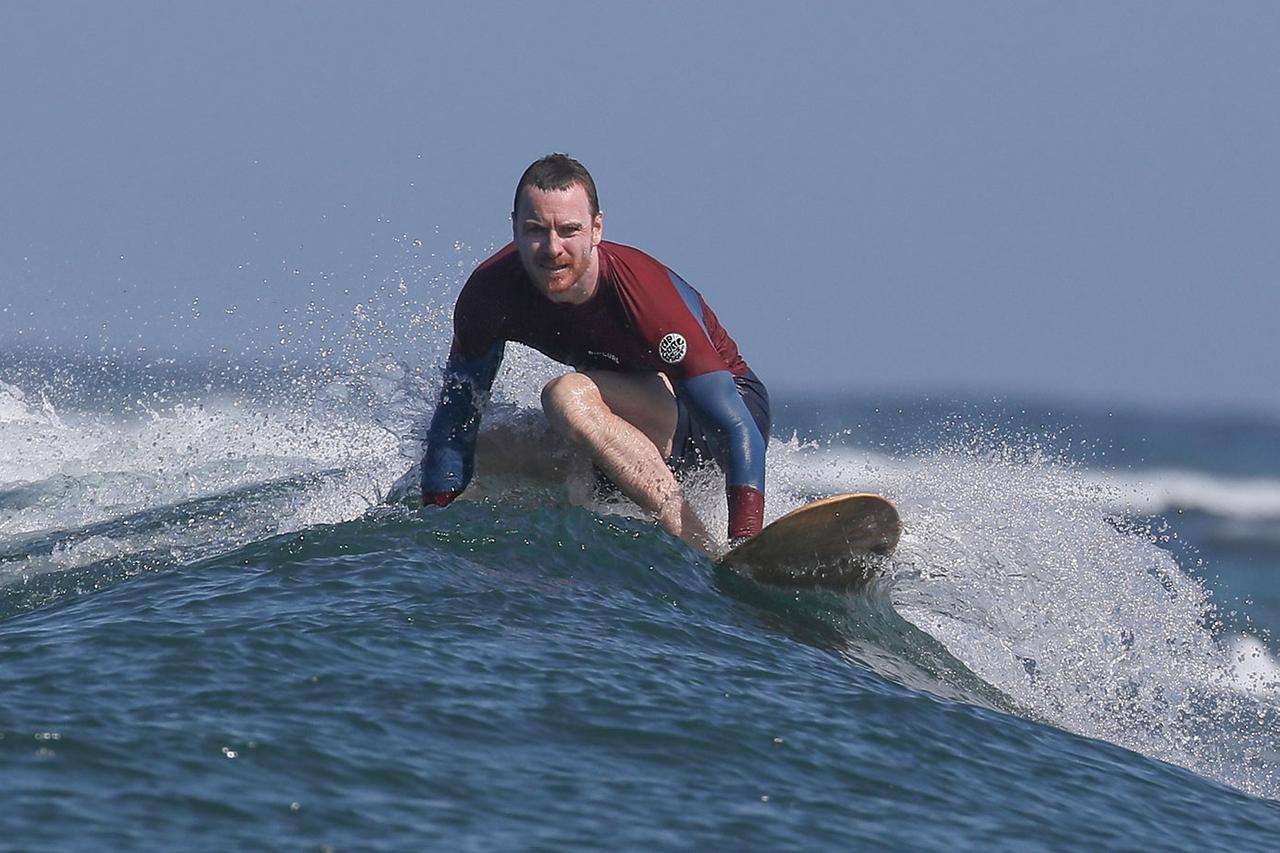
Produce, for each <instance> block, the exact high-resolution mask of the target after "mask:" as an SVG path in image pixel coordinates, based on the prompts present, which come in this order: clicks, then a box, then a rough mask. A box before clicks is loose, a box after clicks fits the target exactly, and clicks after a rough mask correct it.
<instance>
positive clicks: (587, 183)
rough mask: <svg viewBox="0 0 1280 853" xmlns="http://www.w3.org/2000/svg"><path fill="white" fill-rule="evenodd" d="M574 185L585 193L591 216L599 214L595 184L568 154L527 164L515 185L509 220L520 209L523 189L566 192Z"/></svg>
mask: <svg viewBox="0 0 1280 853" xmlns="http://www.w3.org/2000/svg"><path fill="white" fill-rule="evenodd" d="M574 184H580V185H581V186H582V188H583V189H584V190H586V191H587V202H588V203H589V204H590V205H591V215H592V216H595V215H596V214H598V213H599V212H600V199H599V197H597V196H596V182H595V181H593V180H592V179H591V173H590V172H588V171H587V167H586V166H584V165H582V164H581V163H579V162H578V161H577V160H575V159H573V158H572V157H570V156H569V155H568V154H548V155H547V156H546V157H543V158H541V159H539V160H534V161H533V162H532V163H530V164H529V168H527V169H525V170H524V174H523V175H521V176H520V183H518V184H516V197H515V201H514V202H512V204H511V218H512V219H514V218H515V215H516V209H517V208H518V207H520V193H522V192H524V189H525V187H537V188H538V189H540V190H567V189H569V187H571V186H573V185H574Z"/></svg>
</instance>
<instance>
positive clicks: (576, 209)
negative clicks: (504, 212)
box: [516, 183, 591, 221]
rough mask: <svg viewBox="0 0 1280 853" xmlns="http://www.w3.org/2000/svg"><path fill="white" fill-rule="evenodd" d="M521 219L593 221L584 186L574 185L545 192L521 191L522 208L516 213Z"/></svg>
mask: <svg viewBox="0 0 1280 853" xmlns="http://www.w3.org/2000/svg"><path fill="white" fill-rule="evenodd" d="M516 213H517V215H518V216H519V217H520V218H522V219H523V218H528V217H532V216H538V215H542V216H547V215H551V216H555V217H556V218H560V219H563V218H566V217H573V218H578V219H582V220H583V221H586V220H589V219H591V202H590V201H589V200H588V199H587V191H586V190H585V189H584V188H583V186H582V184H579V183H573V184H570V185H569V186H567V187H565V188H564V189H558V190H555V189H553V190H544V189H542V188H540V187H535V186H528V187H525V188H524V189H523V190H521V191H520V206H519V208H518V209H517V211H516Z"/></svg>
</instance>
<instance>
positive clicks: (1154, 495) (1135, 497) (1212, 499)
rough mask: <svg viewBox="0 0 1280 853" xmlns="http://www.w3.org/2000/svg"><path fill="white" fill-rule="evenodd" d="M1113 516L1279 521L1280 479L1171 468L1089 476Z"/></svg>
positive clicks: (1098, 473) (1087, 475)
mask: <svg viewBox="0 0 1280 853" xmlns="http://www.w3.org/2000/svg"><path fill="white" fill-rule="evenodd" d="M1085 476H1086V477H1087V478H1088V479H1089V480H1090V482H1093V483H1095V484H1096V485H1097V486H1098V487H1099V494H1100V495H1102V496H1104V497H1105V498H1106V499H1107V500H1108V502H1109V505H1110V507H1111V508H1112V510H1113V511H1116V512H1125V513H1129V514H1135V515H1158V514H1161V513H1167V512H1173V511H1177V510H1195V511H1199V512H1205V513H1209V514H1211V515H1217V516H1221V517H1223V518H1233V519H1241V520H1246V521H1252V520H1265V519H1273V520H1280V480H1277V479H1273V478H1267V477H1226V476H1221V475H1217V474H1209V473H1205V472H1201V471H1192V470H1179V469H1172V468H1164V469H1151V470H1147V471H1139V472H1135V473H1133V474H1116V473H1100V472H1089V473H1087V474H1086V475H1085Z"/></svg>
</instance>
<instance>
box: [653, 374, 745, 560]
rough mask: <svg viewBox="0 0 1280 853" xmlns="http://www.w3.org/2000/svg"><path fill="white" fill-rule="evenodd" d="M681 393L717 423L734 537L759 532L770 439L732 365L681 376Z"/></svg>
mask: <svg viewBox="0 0 1280 853" xmlns="http://www.w3.org/2000/svg"><path fill="white" fill-rule="evenodd" d="M673 384H674V385H675V388H676V393H678V394H679V395H680V396H681V397H683V398H684V400H685V401H686V402H687V403H688V405H689V407H690V409H692V410H693V412H694V414H695V415H697V416H698V419H699V420H701V421H702V422H703V423H705V424H708V425H709V426H711V427H712V430H713V434H712V436H711V438H712V450H713V452H715V454H716V462H717V463H719V465H720V468H721V469H722V470H723V471H724V474H725V493H726V495H727V496H728V499H729V540H730V541H733V540H735V539H741V538H744V537H750V536H755V535H756V534H757V533H759V532H760V528H761V527H762V526H763V525H764V467H765V466H764V462H765V440H764V436H763V435H761V434H760V428H759V427H758V426H756V421H755V418H753V417H751V412H750V410H748V409H747V404H746V403H744V402H743V400H742V395H741V394H739V393H738V386H737V383H735V382H734V381H733V374H731V373H730V372H729V371H728V370H714V371H711V372H710V373H703V374H700V375H698V376H691V377H685V378H683V379H678V380H676V381H675V382H674V383H673Z"/></svg>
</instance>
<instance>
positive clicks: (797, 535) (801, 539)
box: [717, 493, 902, 589]
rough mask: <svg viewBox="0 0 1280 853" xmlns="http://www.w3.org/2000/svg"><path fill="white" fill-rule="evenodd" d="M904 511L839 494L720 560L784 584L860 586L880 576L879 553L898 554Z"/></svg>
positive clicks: (868, 498) (766, 530) (788, 517)
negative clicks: (901, 516) (899, 513)
mask: <svg viewBox="0 0 1280 853" xmlns="http://www.w3.org/2000/svg"><path fill="white" fill-rule="evenodd" d="M901 533H902V521H901V519H899V518H898V510H897V509H896V508H894V506H893V504H892V503H891V502H889V501H888V500H887V499H885V498H882V497H880V496H879V495H872V494H861V493H860V494H847V495H833V496H831V497H829V498H823V499H822V500H817V501H814V502H813V503H810V504H805V505H804V506H802V507H800V508H799V509H794V510H792V511H791V512H789V513H787V514H786V515H784V516H782V517H781V518H779V519H777V520H776V521H774V522H772V523H771V524H768V525H766V526H765V528H764V529H763V530H761V531H760V533H758V534H757V535H755V536H753V537H752V538H750V539H748V540H747V541H746V542H743V543H742V544H741V545H739V546H738V547H736V548H734V549H733V550H732V551H730V552H729V553H727V554H725V555H724V556H723V557H721V558H720V559H719V560H718V561H717V565H719V566H724V567H726V568H730V569H733V570H735V571H738V572H741V573H743V574H747V575H749V576H750V577H752V578H754V579H755V580H758V581H761V582H763V583H769V584H775V585H780V586H834V587H840V588H843V589H854V588H857V587H861V586H864V585H866V584H867V583H868V582H869V581H870V580H871V578H872V577H874V575H875V562H876V561H875V559H874V558H875V557H878V556H885V555H888V554H891V553H893V549H894V548H896V547H897V545H898V537H899V536H900V535H901Z"/></svg>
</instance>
